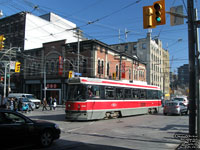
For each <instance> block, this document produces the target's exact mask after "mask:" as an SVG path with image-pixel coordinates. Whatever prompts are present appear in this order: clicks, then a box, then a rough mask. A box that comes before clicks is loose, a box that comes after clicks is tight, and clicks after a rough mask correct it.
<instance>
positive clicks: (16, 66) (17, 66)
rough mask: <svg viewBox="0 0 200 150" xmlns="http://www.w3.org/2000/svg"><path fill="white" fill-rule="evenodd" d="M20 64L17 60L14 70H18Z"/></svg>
mask: <svg viewBox="0 0 200 150" xmlns="http://www.w3.org/2000/svg"><path fill="white" fill-rule="evenodd" d="M20 65H21V63H20V62H18V61H17V62H16V63H15V72H20Z"/></svg>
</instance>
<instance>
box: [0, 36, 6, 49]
mask: <svg viewBox="0 0 200 150" xmlns="http://www.w3.org/2000/svg"><path fill="white" fill-rule="evenodd" d="M4 40H6V38H5V37H4V35H0V50H1V49H3V48H4Z"/></svg>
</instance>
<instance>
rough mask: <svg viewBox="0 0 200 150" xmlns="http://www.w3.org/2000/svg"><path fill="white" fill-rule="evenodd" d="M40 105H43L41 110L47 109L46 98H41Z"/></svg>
mask: <svg viewBox="0 0 200 150" xmlns="http://www.w3.org/2000/svg"><path fill="white" fill-rule="evenodd" d="M42 105H43V108H42V111H44V109H45V110H47V100H46V98H44V99H43V101H42Z"/></svg>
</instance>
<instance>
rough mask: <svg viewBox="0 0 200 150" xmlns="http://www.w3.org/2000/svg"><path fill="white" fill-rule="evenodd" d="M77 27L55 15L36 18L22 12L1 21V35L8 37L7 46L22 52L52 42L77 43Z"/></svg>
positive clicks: (49, 14)
mask: <svg viewBox="0 0 200 150" xmlns="http://www.w3.org/2000/svg"><path fill="white" fill-rule="evenodd" d="M76 27H77V26H76V24H74V23H72V22H70V21H68V20H66V19H64V18H62V17H60V16H58V15H56V14H54V13H48V14H45V15H42V16H35V15H33V14H31V13H29V12H20V13H18V14H14V15H12V16H8V17H5V18H2V19H0V34H4V36H5V37H6V41H5V45H6V46H7V47H8V48H9V47H10V46H12V47H20V48H21V49H22V50H29V49H35V48H41V47H42V44H43V43H47V42H52V41H59V40H66V43H71V42H77V39H78V38H77V34H76V33H77V28H76ZM6 46H5V48H6Z"/></svg>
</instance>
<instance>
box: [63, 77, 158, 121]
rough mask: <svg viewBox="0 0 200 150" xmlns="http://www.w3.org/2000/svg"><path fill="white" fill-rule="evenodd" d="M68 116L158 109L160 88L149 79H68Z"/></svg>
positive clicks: (89, 117)
mask: <svg viewBox="0 0 200 150" xmlns="http://www.w3.org/2000/svg"><path fill="white" fill-rule="evenodd" d="M68 85H69V86H68V92H67V93H68V96H67V97H68V98H67V101H66V110H65V112H66V119H68V120H95V119H103V118H116V117H123V116H131V115H138V114H147V113H157V112H158V111H159V110H160V108H161V91H160V88H159V87H158V86H154V85H147V83H146V82H138V81H137V82H134V81H133V82H132V83H131V82H127V81H117V80H107V79H99V78H87V77H77V78H70V79H69V82H68Z"/></svg>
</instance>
